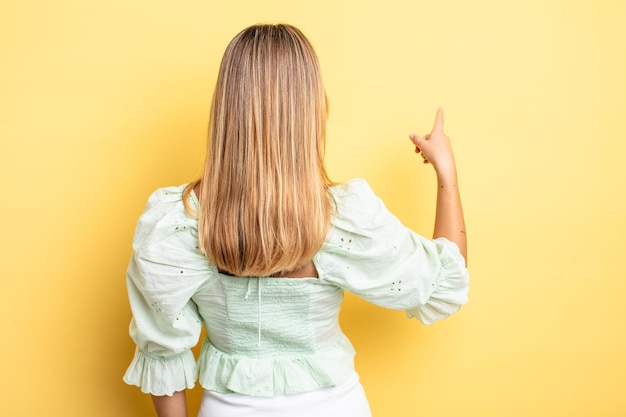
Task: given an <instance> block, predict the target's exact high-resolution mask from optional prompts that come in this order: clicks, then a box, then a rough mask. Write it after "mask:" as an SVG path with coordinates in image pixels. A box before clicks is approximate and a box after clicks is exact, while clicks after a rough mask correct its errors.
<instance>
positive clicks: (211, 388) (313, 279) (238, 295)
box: [124, 25, 468, 417]
mask: <svg viewBox="0 0 626 417" xmlns="http://www.w3.org/2000/svg"><path fill="white" fill-rule="evenodd" d="M326 117H327V103H326V95H325V91H324V86H323V84H322V79H321V75H320V68H319V64H318V61H317V57H316V55H315V52H314V50H313V48H312V47H311V44H310V43H309V41H308V40H307V39H306V38H305V37H304V35H303V34H302V33H301V32H300V31H299V30H298V29H296V28H294V27H292V26H289V25H257V26H252V27H250V28H247V29H245V30H243V31H242V32H241V33H239V34H238V35H237V36H236V37H235V38H234V39H233V40H232V41H231V42H230V44H229V45H228V47H227V49H226V52H225V54H224V57H223V60H222V64H221V67H220V72H219V76H218V80H217V85H216V88H215V93H214V96H213V103H212V108H211V115H210V129H209V146H208V151H207V161H206V166H205V169H204V173H203V175H202V177H201V178H200V179H199V180H198V181H196V182H193V183H190V184H188V185H183V186H180V187H169V188H163V189H160V190H157V191H156V192H155V193H154V194H153V195H152V196H151V197H150V199H149V200H148V203H147V206H146V208H145V211H144V213H143V214H142V216H141V218H140V219H139V222H138V224H137V229H136V232H135V237H134V241H133V251H134V252H133V257H132V259H131V262H130V265H129V267H128V274H127V281H128V292H129V299H130V303H131V308H132V312H133V319H132V322H131V326H130V333H131V336H132V338H133V340H134V341H135V343H136V344H137V349H136V353H135V357H134V359H133V361H132V363H131V365H130V366H129V368H128V371H127V372H126V375H125V377H124V380H125V381H126V382H127V383H128V384H132V385H137V386H139V387H140V388H141V390H142V391H143V392H145V393H150V394H151V395H152V398H153V403H154V406H155V409H156V412H157V414H158V415H159V417H182V416H187V405H186V397H185V390H186V389H188V388H192V387H193V386H194V383H195V381H196V379H197V377H198V373H199V381H200V384H201V385H202V387H203V388H204V394H203V398H202V405H201V408H200V411H199V414H198V415H199V416H201V417H208V416H219V417H235V416H237V417H239V416H255V417H264V416H272V417H281V416H289V417H309V416H311V417H312V416H315V417H319V416H324V417H334V416H337V417H338V416H341V417H345V416H351V417H366V416H370V415H371V413H370V409H369V405H368V402H367V399H366V397H365V394H364V392H363V388H362V386H361V384H360V383H359V378H358V375H357V374H356V372H355V370H354V362H353V356H354V350H353V348H352V345H351V344H350V342H349V341H348V339H347V338H346V337H345V335H344V334H343V333H342V331H341V329H340V327H339V324H338V314H339V309H340V303H341V300H342V298H343V291H344V290H348V291H350V292H352V293H354V294H356V295H358V296H360V297H362V298H364V299H366V300H368V301H370V302H372V303H375V304H378V305H381V306H384V307H388V308H392V309H402V310H406V311H407V313H408V315H409V317H417V318H418V319H419V320H420V321H422V322H423V323H425V324H431V323H433V322H435V321H436V320H439V319H443V318H445V317H447V316H448V315H450V314H452V313H454V312H456V311H457V310H458V309H459V308H460V307H461V306H462V305H463V304H464V303H465V302H466V299H467V291H468V273H467V270H466V264H465V258H466V238H465V226H464V220H463V214H462V210H461V201H460V197H459V190H458V187H457V175H456V167H455V162H454V157H453V154H452V149H451V146H450V142H449V140H448V138H447V136H446V135H445V134H444V133H443V112H442V111H441V109H440V110H439V111H438V112H437V117H436V121H435V126H434V128H433V129H432V131H431V132H430V133H429V134H427V135H425V136H423V137H421V136H418V135H410V138H411V140H412V142H413V143H414V144H415V146H416V151H417V152H419V153H421V155H422V157H423V158H424V162H430V163H431V164H432V165H433V166H434V168H435V171H436V173H437V178H438V189H437V194H438V198H437V209H436V219H435V231H434V236H433V239H427V238H424V237H422V236H419V235H417V234H416V233H414V232H413V231H411V230H409V229H407V228H405V227H404V226H403V225H402V224H401V223H400V221H399V220H398V219H397V218H396V217H394V216H393V215H392V214H391V213H389V211H387V209H386V208H385V206H384V204H383V203H382V202H381V200H380V199H378V198H377V197H376V195H375V194H374V193H373V192H372V190H371V189H370V187H369V186H368V185H367V183H366V182H365V181H363V180H360V179H355V180H351V181H348V182H346V183H344V184H332V183H331V182H330V181H329V179H328V177H327V175H326V172H325V170H324V163H323V154H324V140H325V125H326ZM202 326H205V328H206V339H205V340H204V341H203V347H202V351H201V353H200V357H199V358H198V361H197V363H196V360H195V358H194V356H193V354H192V353H191V351H190V349H191V348H192V347H193V346H195V345H196V344H197V343H198V339H199V336H200V332H201V328H202Z"/></svg>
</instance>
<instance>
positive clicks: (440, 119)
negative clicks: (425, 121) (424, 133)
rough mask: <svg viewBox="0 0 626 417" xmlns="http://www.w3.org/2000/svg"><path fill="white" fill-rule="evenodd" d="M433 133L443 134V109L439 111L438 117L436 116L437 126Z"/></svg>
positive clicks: (440, 108)
mask: <svg viewBox="0 0 626 417" xmlns="http://www.w3.org/2000/svg"><path fill="white" fill-rule="evenodd" d="M433 132H443V108H442V107H439V108H438V109H437V116H435V126H434V127H433Z"/></svg>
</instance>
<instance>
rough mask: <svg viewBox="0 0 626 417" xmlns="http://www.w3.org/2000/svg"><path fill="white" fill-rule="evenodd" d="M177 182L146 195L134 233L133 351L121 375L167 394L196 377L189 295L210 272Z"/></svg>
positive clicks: (196, 321)
mask: <svg viewBox="0 0 626 417" xmlns="http://www.w3.org/2000/svg"><path fill="white" fill-rule="evenodd" d="M181 192H182V187H171V188H166V189H161V190H158V191H156V192H155V193H154V194H153V195H152V196H151V197H150V199H149V200H148V204H147V205H146V208H145V210H144V213H143V214H142V216H141V217H140V219H139V221H138V223H137V227H136V229H135V236H134V239H133V256H132V258H131V261H130V264H129V266H128V270H127V274H126V279H127V286H128V297H129V301H130V306H131V310H132V314H133V317H132V321H131V324H130V335H131V337H132V339H133V341H134V342H135V343H136V345H137V348H136V350H135V356H134V358H133V360H132V362H131V364H130V366H129V368H128V370H127V371H126V374H125V375H124V381H125V382H126V383H127V384H130V385H136V386H138V387H140V388H141V390H142V391H143V392H145V393H150V394H154V395H172V394H173V393H174V392H175V391H181V390H183V389H185V388H192V387H193V386H194V384H195V381H196V379H197V372H196V365H195V358H194V355H193V353H192V352H191V350H190V349H191V348H192V347H193V346H195V345H196V344H197V343H198V339H199V337H200V332H201V329H202V320H201V318H200V315H199V314H198V309H197V307H196V305H195V303H194V302H193V301H192V299H191V298H192V296H193V295H194V293H195V292H196V291H197V289H198V288H199V287H200V286H201V285H202V284H203V283H204V282H205V281H206V280H207V278H208V277H209V276H210V275H211V271H210V268H209V265H208V262H207V260H206V258H205V257H204V256H203V255H202V254H201V253H200V251H199V250H198V249H197V222H196V221H195V219H192V218H190V217H189V216H188V215H187V214H186V213H185V210H184V207H183V205H182V194H181Z"/></svg>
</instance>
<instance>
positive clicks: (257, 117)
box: [198, 25, 330, 276]
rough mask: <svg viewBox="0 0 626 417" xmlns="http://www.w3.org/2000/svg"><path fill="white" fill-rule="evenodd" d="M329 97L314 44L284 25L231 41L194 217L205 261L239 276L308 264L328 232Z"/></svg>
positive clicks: (247, 31)
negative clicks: (326, 142)
mask: <svg viewBox="0 0 626 417" xmlns="http://www.w3.org/2000/svg"><path fill="white" fill-rule="evenodd" d="M326 117H327V104H326V94H325V91H324V86H323V83H322V78H321V74H320V68H319V64H318V61H317V57H316V55H315V52H314V50H313V47H312V46H311V44H310V43H309V41H308V40H307V39H306V37H305V36H304V35H303V34H302V33H301V32H300V31H299V30H298V29H296V28H295V27H293V26H289V25H256V26H252V27H249V28H247V29H245V30H243V31H242V32H240V33H239V34H238V35H237V36H236V37H235V38H234V39H233V40H232V41H231V42H230V44H229V45H228V47H227V49H226V52H225V53H224V57H223V59H222V63H221V67H220V71H219V76H218V80H217V85H216V88H215V92H214V96H213V103H212V109H211V117H210V126H209V148H208V152H207V163H206V166H205V171H204V174H203V177H202V193H201V195H202V201H201V206H200V210H199V213H198V220H199V230H200V245H201V248H202V250H203V252H204V253H205V254H206V255H207V257H208V259H209V261H211V263H213V264H215V265H216V266H217V267H218V268H220V269H221V270H224V271H226V272H228V273H231V274H233V275H237V276H269V275H273V274H276V273H280V272H286V271H290V270H293V269H296V268H297V267H299V266H301V265H303V264H305V263H307V262H308V261H310V260H311V258H312V257H313V256H314V255H315V253H316V252H317V251H318V250H319V249H320V247H321V245H322V243H323V241H324V238H325V235H326V233H327V230H328V225H329V218H330V202H329V197H328V184H329V181H328V178H327V176H326V173H325V170H324V165H323V153H324V140H325V125H326Z"/></svg>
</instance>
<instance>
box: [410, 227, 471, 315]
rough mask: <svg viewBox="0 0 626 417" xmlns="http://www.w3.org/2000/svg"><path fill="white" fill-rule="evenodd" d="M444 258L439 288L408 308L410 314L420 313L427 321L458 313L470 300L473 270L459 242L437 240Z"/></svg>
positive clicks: (443, 239)
mask: <svg viewBox="0 0 626 417" xmlns="http://www.w3.org/2000/svg"><path fill="white" fill-rule="evenodd" d="M434 242H435V245H436V247H437V251H438V253H439V258H440V260H441V266H442V268H441V273H440V274H439V276H438V277H437V279H436V281H435V290H434V291H433V293H432V295H431V296H430V298H429V299H428V302H427V303H426V304H424V305H423V306H420V307H417V308H412V309H409V310H406V313H407V316H408V317H409V318H412V317H416V318H417V319H418V320H419V321H421V322H422V323H424V324H425V325H430V324H433V323H434V322H436V321H437V320H442V319H445V318H446V317H448V316H449V315H451V314H453V313H456V312H457V311H459V309H460V308H461V307H462V306H463V305H465V304H466V303H467V293H468V291H469V272H468V271H467V268H466V267H465V259H464V258H463V255H461V252H460V251H459V248H458V246H457V245H456V244H455V243H453V242H450V241H449V240H447V239H445V238H438V239H435V240H434Z"/></svg>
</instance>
